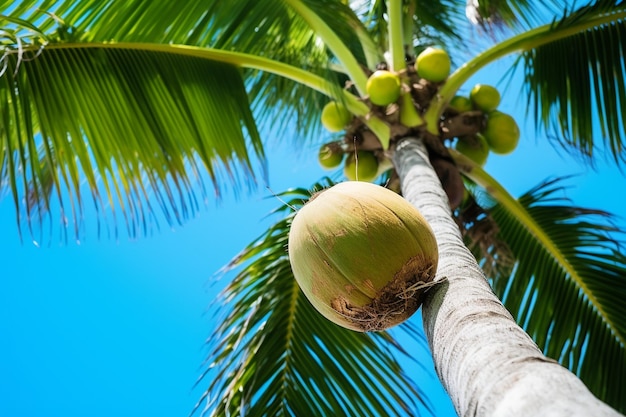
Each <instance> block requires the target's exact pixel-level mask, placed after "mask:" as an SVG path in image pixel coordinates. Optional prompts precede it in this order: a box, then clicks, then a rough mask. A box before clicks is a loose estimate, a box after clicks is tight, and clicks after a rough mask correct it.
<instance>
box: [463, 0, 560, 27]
mask: <svg viewBox="0 0 626 417" xmlns="http://www.w3.org/2000/svg"><path fill="white" fill-rule="evenodd" d="M563 4H564V3H563V1H560V0H550V1H546V2H542V3H539V2H536V1H531V0H516V1H511V0H467V2H466V7H465V14H466V15H467V18H468V19H469V20H470V22H472V23H473V24H475V25H479V26H480V27H481V28H482V29H484V30H487V31H489V32H492V33H493V32H495V31H499V30H502V29H505V28H518V27H520V26H524V27H530V26H534V25H536V24H538V23H540V22H543V20H544V17H543V16H545V15H554V14H556V13H557V12H559V11H560V10H561V9H562V8H563Z"/></svg>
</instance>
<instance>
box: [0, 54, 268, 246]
mask: <svg viewBox="0 0 626 417" xmlns="http://www.w3.org/2000/svg"><path fill="white" fill-rule="evenodd" d="M66 46H67V47H64V48H60V47H59V48H54V47H51V46H48V47H47V48H45V49H44V50H42V51H41V52H40V53H39V54H38V55H37V56H36V57H34V58H32V59H27V58H29V57H30V56H26V55H25V54H20V53H15V51H14V50H11V49H8V50H6V53H5V55H4V57H3V61H2V62H3V63H4V65H5V67H4V72H3V74H2V76H1V77H0V108H1V109H2V111H1V119H0V143H1V146H0V152H1V153H0V175H2V176H1V177H0V185H1V187H2V189H4V190H5V191H6V190H10V191H9V193H10V194H12V196H13V199H14V201H15V204H16V206H17V207H18V212H19V213H22V219H24V220H26V222H27V223H28V224H29V225H30V224H31V222H35V223H37V222H42V221H43V218H42V217H41V216H40V215H42V214H43V215H45V214H46V213H49V208H50V207H52V206H53V204H52V195H53V194H56V199H57V201H58V202H59V204H60V211H61V217H62V221H65V220H64V219H65V217H69V218H70V219H71V220H70V221H72V222H73V223H74V229H75V230H74V231H75V233H78V230H79V229H80V228H81V226H80V222H81V218H82V213H83V211H84V204H85V199H86V196H87V195H90V196H91V197H92V198H93V204H94V206H95V208H96V210H97V211H98V212H99V213H100V214H101V215H103V216H105V212H107V211H109V215H111V216H113V218H115V216H116V212H117V211H118V210H119V212H120V213H121V215H122V217H123V222H124V223H125V225H126V228H127V229H128V231H129V233H130V234H131V235H135V234H140V233H142V232H145V231H146V229H147V228H149V227H150V224H151V223H154V221H155V220H154V219H155V218H157V217H158V216H162V215H163V216H165V218H166V220H167V221H168V222H169V223H177V222H180V221H182V220H184V219H185V218H187V217H189V216H190V215H192V214H193V212H194V211H195V210H197V207H198V205H199V203H201V202H202V201H203V200H206V199H207V198H209V195H208V193H207V190H206V187H205V185H204V182H205V181H206V174H205V172H208V177H209V179H210V182H211V183H212V184H213V188H214V190H215V193H217V194H219V192H220V190H221V188H220V187H219V186H218V184H221V183H224V182H228V183H230V184H232V185H233V186H234V188H235V189H241V188H242V187H245V186H251V185H252V182H251V181H250V180H251V178H253V172H254V171H255V168H254V165H255V163H254V162H253V161H254V159H253V155H252V154H251V153H250V151H249V149H251V150H252V152H254V154H255V155H254V156H256V157H257V158H259V159H260V160H263V158H264V156H263V147H262V145H261V141H260V137H259V134H258V132H257V128H256V124H255V121H254V118H253V116H252V112H251V109H250V105H249V102H248V96H247V93H246V91H245V86H244V83H243V80H242V78H241V70H240V68H238V67H236V66H233V65H228V64H224V63H220V62H214V61H210V60H206V59H200V58H197V57H193V56H183V55H180V54H175V53H166V52H158V51H149V50H142V49H141V48H137V49H134V50H132V49H115V48H91V47H89V45H84V46H85V47H81V45H76V44H72V45H71V46H69V44H68V45H66ZM18 52H19V51H18ZM208 115H219V116H218V117H219V123H216V119H215V117H209V116H208ZM203 178H205V179H203ZM25 196H27V197H28V198H25ZM155 201H156V204H157V205H158V206H160V210H158V211H155V208H153V207H152V205H153V204H155V203H154V202H155ZM33 215H34V216H35V217H36V218H33V217H32V216H33ZM37 217H38V218H37ZM118 220H119V219H118ZM113 223H114V224H115V225H117V220H113ZM114 230H115V231H116V230H117V226H116V227H115V228H114Z"/></svg>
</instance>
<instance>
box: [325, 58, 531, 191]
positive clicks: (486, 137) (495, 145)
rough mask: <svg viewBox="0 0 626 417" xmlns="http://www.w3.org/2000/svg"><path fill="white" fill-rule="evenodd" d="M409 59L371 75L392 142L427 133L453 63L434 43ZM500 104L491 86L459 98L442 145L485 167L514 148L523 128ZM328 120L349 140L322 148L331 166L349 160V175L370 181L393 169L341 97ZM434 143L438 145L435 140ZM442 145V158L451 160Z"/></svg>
mask: <svg viewBox="0 0 626 417" xmlns="http://www.w3.org/2000/svg"><path fill="white" fill-rule="evenodd" d="M409 63H410V65H409V66H408V68H407V69H406V70H404V71H402V72H401V73H396V72H393V71H390V70H388V69H387V66H386V64H381V65H380V66H379V67H378V68H377V69H376V70H374V71H373V72H371V73H370V76H369V78H368V80H367V84H366V93H367V95H366V96H365V97H363V100H364V102H366V103H368V104H369V105H370V107H371V112H372V114H375V115H376V116H378V117H379V118H381V119H383V120H386V121H387V122H388V124H389V125H390V127H391V131H392V136H393V137H392V142H393V139H394V138H400V137H403V136H406V135H408V134H412V133H416V134H419V133H424V130H425V123H424V119H423V115H424V113H425V111H426V109H427V108H428V106H429V105H430V103H431V101H432V100H433V98H434V97H435V96H436V95H437V92H438V90H439V88H440V87H441V85H443V84H444V83H445V82H446V80H447V78H448V76H449V74H450V70H451V67H452V63H451V60H450V57H449V55H448V53H447V52H446V51H445V50H443V49H440V48H434V47H428V48H426V49H424V50H423V51H422V52H421V53H420V54H419V55H418V56H417V57H416V58H415V60H414V61H409ZM499 104H500V93H499V91H498V90H497V89H496V88H495V87H493V86H490V85H486V84H477V85H475V86H474V87H473V88H472V89H471V91H470V92H469V96H463V95H457V96H455V97H454V98H453V99H452V100H451V101H450V103H449V104H448V107H447V109H446V111H445V112H444V114H443V115H442V121H441V127H440V128H441V132H440V138H439V140H440V141H441V142H442V145H443V146H446V147H450V146H454V147H455V148H456V150H458V151H459V152H461V153H463V154H465V155H466V156H468V157H469V158H470V159H471V160H473V161H474V162H475V163H477V164H478V165H481V166H483V165H484V164H485V163H486V162H487V157H488V156H489V154H490V153H496V154H502V155H503V154H508V153H511V152H513V150H514V149H515V148H516V146H517V143H518V141H519V136H520V131H519V128H518V126H517V123H516V122H515V120H514V119H513V117H511V116H510V115H508V114H506V113H503V112H501V111H499V110H498V105H499ZM322 124H323V125H324V126H325V127H326V128H327V129H328V130H329V131H331V132H343V133H344V136H343V140H340V141H336V142H333V143H327V144H325V145H323V146H322V148H321V149H320V153H319V160H320V164H321V165H322V166H323V167H324V168H325V169H336V168H338V167H339V166H341V165H342V164H343V171H344V175H345V177H346V178H347V179H349V180H359V181H370V182H371V181H374V180H375V179H376V178H377V177H378V176H379V175H381V174H382V173H383V172H385V171H387V170H389V169H390V164H389V161H388V158H387V156H386V155H385V152H384V150H383V149H382V146H381V145H380V142H379V141H378V140H377V138H376V137H375V136H374V135H373V133H372V132H370V131H369V130H368V129H367V127H366V126H365V125H364V123H363V122H362V120H359V119H358V118H355V117H353V115H351V114H350V112H349V111H348V110H347V109H346V108H345V106H344V105H343V104H341V103H338V102H336V101H331V102H329V103H328V104H326V106H325V107H324V108H323V110H322ZM429 144H430V145H432V141H431V142H430V143H427V145H429ZM431 148H432V146H431ZM442 148H443V147H440V148H439V150H438V153H439V155H436V156H438V157H442V158H443V159H446V158H447V159H450V157H449V155H446V152H445V150H444V151H442ZM434 165H436V163H435V164H434ZM435 168H436V169H437V168H438V167H435ZM448 170H449V167H448V168H445V167H444V168H441V169H440V170H439V171H441V172H440V173H441V175H440V176H441V177H450V174H449V173H448V172H447V171H448ZM438 173H439V172H438ZM446 191H448V189H447V190H446ZM452 194H455V193H454V192H450V193H449V197H451V198H450V199H451V202H453V201H456V202H458V200H459V199H458V198H453V197H455V196H453V195H452ZM456 194H457V195H458V194H459V193H458V192H456Z"/></svg>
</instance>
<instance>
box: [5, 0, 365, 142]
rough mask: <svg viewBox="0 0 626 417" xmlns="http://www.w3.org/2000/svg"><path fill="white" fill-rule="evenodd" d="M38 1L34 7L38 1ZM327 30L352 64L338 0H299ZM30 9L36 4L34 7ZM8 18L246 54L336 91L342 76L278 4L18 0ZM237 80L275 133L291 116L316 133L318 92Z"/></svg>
mask: <svg viewBox="0 0 626 417" xmlns="http://www.w3.org/2000/svg"><path fill="white" fill-rule="evenodd" d="M39 3H41V4H39ZM306 3H307V5H308V6H309V8H310V9H311V10H313V11H314V12H315V13H317V14H318V15H320V16H321V17H323V19H324V20H325V21H326V22H327V23H328V24H329V26H331V27H333V29H334V30H335V31H336V32H337V35H338V36H339V38H340V39H341V40H342V41H343V42H344V43H345V44H346V45H347V46H348V47H349V48H350V50H351V52H352V53H353V54H354V56H355V57H356V58H357V60H358V61H359V62H362V63H365V56H364V51H363V49H362V46H361V43H360V41H359V38H358V36H357V34H356V32H355V30H354V27H356V26H359V25H361V26H362V24H361V23H360V22H359V20H358V19H357V18H356V16H355V15H354V13H353V12H352V11H351V10H350V8H349V7H348V6H346V5H345V4H343V3H342V2H341V1H338V0H324V1H309V2H306ZM34 6H37V8H34ZM10 16H13V17H19V18H22V19H24V20H26V21H29V22H34V23H36V24H37V27H39V28H40V30H41V31H43V32H45V33H47V34H49V36H50V37H51V38H52V39H57V38H58V37H56V35H57V34H58V33H59V32H63V33H71V34H73V38H72V40H73V41H80V42H109V41H111V42H113V41H115V42H150V43H161V44H169V43H171V44H179V45H194V46H200V47H211V48H214V49H223V50H228V51H245V52H246V53H248V54H250V55H256V56H260V57H265V58H268V59H272V60H274V61H279V62H283V63H285V64H289V65H293V66H295V67H297V68H301V69H304V70H307V71H310V72H312V73H314V74H318V75H323V76H324V77H325V78H327V79H328V80H330V81H333V82H334V83H335V84H336V85H337V87H338V88H342V87H343V85H344V82H345V81H346V77H345V76H343V75H342V74H339V73H337V72H335V71H333V70H331V63H332V62H333V57H332V56H331V55H330V54H329V51H328V50H327V48H326V46H325V45H324V44H323V43H322V42H320V41H319V38H318V36H317V34H316V33H315V32H314V31H313V30H312V29H311V28H310V27H309V26H308V24H307V23H306V22H305V21H304V20H303V19H302V18H301V17H300V16H298V15H296V14H295V13H294V12H293V11H292V10H290V8H289V7H288V6H287V5H285V4H284V3H283V2H281V1H276V0H258V1H254V2H241V1H237V2H234V1H233V2H224V1H219V0H213V1H208V2H195V1H181V2H145V1H142V0H129V1H125V2H119V1H112V0H105V1H84V2H76V1H73V0H57V1H54V0H50V1H45V2H40V1H32V0H24V1H22V2H20V3H19V4H18V5H16V6H15V8H14V9H13V8H12V9H11V11H10ZM244 79H245V80H246V85H247V87H248V91H249V93H250V97H251V103H252V107H253V109H254V113H255V116H257V119H258V120H259V121H260V124H263V125H264V129H263V130H264V131H266V130H269V131H270V133H272V135H271V136H279V132H282V131H284V130H285V127H286V124H287V122H288V121H289V122H293V121H295V123H296V127H297V128H298V135H297V137H298V140H299V141H300V142H301V141H302V138H306V139H310V138H313V137H315V136H316V132H317V131H318V128H319V127H320V123H319V111H321V108H322V107H323V105H324V104H325V102H326V100H327V99H326V98H325V97H324V96H323V95H321V94H320V93H318V92H316V91H314V90H311V89H310V88H308V87H306V86H303V85H301V84H299V83H296V82H293V81H290V80H285V79H284V78H282V77H277V76H274V75H272V74H268V73H263V72H258V71H256V70H245V71H244Z"/></svg>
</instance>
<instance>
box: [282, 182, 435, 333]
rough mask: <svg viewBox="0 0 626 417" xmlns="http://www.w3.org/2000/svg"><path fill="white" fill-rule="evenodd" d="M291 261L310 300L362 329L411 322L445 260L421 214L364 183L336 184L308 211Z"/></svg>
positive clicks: (298, 226)
mask: <svg viewBox="0 0 626 417" xmlns="http://www.w3.org/2000/svg"><path fill="white" fill-rule="evenodd" d="M288 247H289V259H290V260H291V267H292V270H293V273H294V276H295V278H296V280H297V281H298V284H299V286H300V288H301V289H302V292H303V293H304V295H305V296H306V297H307V299H308V300H309V301H310V302H311V304H312V305H313V306H314V307H315V308H316V309H317V310H318V311H319V312H320V313H321V314H322V315H323V316H324V317H326V318H327V319H329V320H331V321H333V322H334V323H336V324H338V325H340V326H342V327H345V328H348V329H351V330H356V331H362V332H364V331H378V330H384V329H387V328H389V327H391V326H394V325H397V324H399V323H402V322H403V321H405V320H407V319H408V318H409V317H410V316H411V315H412V314H413V313H415V312H416V311H417V309H418V308H419V307H420V305H421V304H422V300H423V296H424V293H425V292H426V290H427V289H428V288H429V286H431V282H432V280H433V278H434V276H435V272H436V269H437V261H438V252H437V242H436V240H435V237H434V234H433V232H432V230H431V228H430V226H429V225H428V223H427V222H426V220H425V219H424V217H423V216H422V215H421V214H420V212H419V211H418V210H417V209H416V208H415V207H413V206H412V205H411V204H410V203H409V202H407V201H406V200H405V199H403V198H402V197H400V196H399V195H398V194H396V193H394V192H393V191H390V190H388V189H386V188H384V187H381V186H378V185H375V184H370V183H366V182H359V181H348V182H344V183H340V184H337V185H335V186H333V187H331V188H329V189H326V190H324V191H322V192H320V193H318V194H317V195H315V196H314V197H313V198H311V200H310V201H309V202H308V203H307V204H306V205H305V206H304V207H303V208H301V209H300V210H299V211H298V213H297V214H296V216H295V218H294V219H293V223H292V225H291V229H290V232H289V243H288Z"/></svg>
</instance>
